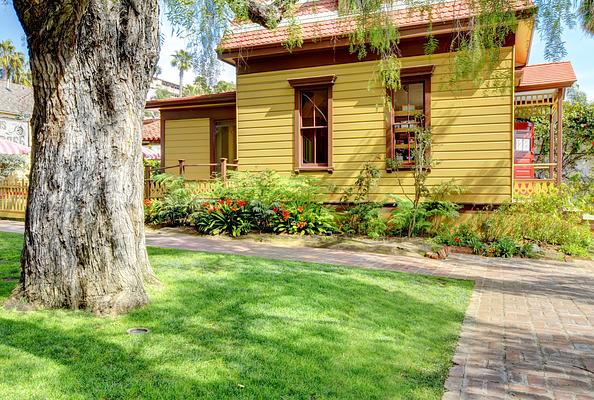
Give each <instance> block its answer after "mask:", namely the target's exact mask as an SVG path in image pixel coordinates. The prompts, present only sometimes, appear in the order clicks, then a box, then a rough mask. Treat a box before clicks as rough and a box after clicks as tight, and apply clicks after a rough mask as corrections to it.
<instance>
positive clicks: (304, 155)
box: [298, 87, 329, 167]
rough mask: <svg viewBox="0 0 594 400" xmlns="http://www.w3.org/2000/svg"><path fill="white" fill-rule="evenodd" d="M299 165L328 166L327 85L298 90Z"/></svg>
mask: <svg viewBox="0 0 594 400" xmlns="http://www.w3.org/2000/svg"><path fill="white" fill-rule="evenodd" d="M298 96H299V110H300V124H299V127H300V128H299V129H300V135H301V165H303V166H314V167H316V166H318V167H327V166H328V151H329V148H328V87H324V88H317V89H300V90H299V94H298Z"/></svg>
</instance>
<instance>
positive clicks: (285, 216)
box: [283, 210, 291, 221]
mask: <svg viewBox="0 0 594 400" xmlns="http://www.w3.org/2000/svg"><path fill="white" fill-rule="evenodd" d="M290 215H291V212H290V211H287V210H283V219H284V220H285V221H286V220H288V219H289V216H290Z"/></svg>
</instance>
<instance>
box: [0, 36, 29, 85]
mask: <svg viewBox="0 0 594 400" xmlns="http://www.w3.org/2000/svg"><path fill="white" fill-rule="evenodd" d="M0 70H2V79H5V80H10V81H12V82H14V83H18V84H21V85H25V86H31V71H30V70H29V68H28V63H27V61H26V60H25V54H24V53H21V52H20V51H17V50H16V48H15V46H14V44H13V43H12V41H10V40H3V41H0Z"/></svg>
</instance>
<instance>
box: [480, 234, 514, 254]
mask: <svg viewBox="0 0 594 400" xmlns="http://www.w3.org/2000/svg"><path fill="white" fill-rule="evenodd" d="M487 252H488V253H489V254H491V255H493V256H494V257H506V258H511V257H513V256H514V255H516V254H518V253H519V251H518V245H517V244H516V242H515V241H514V239H512V238H509V237H503V238H501V239H499V240H497V241H495V242H493V243H492V244H491V246H489V249H488V250H487Z"/></svg>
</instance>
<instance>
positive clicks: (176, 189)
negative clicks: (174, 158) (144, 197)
mask: <svg viewBox="0 0 594 400" xmlns="http://www.w3.org/2000/svg"><path fill="white" fill-rule="evenodd" d="M153 179H155V181H157V182H160V183H161V184H162V185H163V187H164V189H165V196H164V197H163V198H162V199H158V200H152V201H149V202H147V203H145V222H147V223H150V224H155V225H168V226H183V225H188V224H189V223H190V216H191V215H192V214H193V213H194V212H195V211H196V210H197V209H198V206H199V204H200V202H201V201H202V199H201V198H200V196H199V194H198V193H197V191H196V189H195V186H194V185H193V184H192V183H191V182H186V181H185V180H184V178H183V177H178V176H172V175H166V174H160V175H156V176H155V177H154V178H153Z"/></svg>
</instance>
